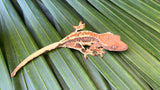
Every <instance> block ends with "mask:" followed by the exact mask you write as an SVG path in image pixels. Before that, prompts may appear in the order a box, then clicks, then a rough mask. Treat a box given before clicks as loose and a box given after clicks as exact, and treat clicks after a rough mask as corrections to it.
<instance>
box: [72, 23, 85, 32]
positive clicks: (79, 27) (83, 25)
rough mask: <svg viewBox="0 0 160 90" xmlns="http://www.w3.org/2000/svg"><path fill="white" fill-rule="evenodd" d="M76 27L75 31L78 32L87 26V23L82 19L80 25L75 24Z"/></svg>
mask: <svg viewBox="0 0 160 90" xmlns="http://www.w3.org/2000/svg"><path fill="white" fill-rule="evenodd" d="M73 28H75V31H74V32H77V31H78V30H81V29H84V28H85V23H83V24H82V21H80V22H79V25H78V26H73Z"/></svg>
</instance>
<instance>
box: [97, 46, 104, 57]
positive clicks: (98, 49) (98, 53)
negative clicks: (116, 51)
mask: <svg viewBox="0 0 160 90" xmlns="http://www.w3.org/2000/svg"><path fill="white" fill-rule="evenodd" d="M96 52H97V53H96V55H100V57H103V54H105V53H106V52H104V51H103V48H97V49H96Z"/></svg>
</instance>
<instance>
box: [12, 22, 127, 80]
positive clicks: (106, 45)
mask: <svg viewBox="0 0 160 90" xmlns="http://www.w3.org/2000/svg"><path fill="white" fill-rule="evenodd" d="M73 28H75V31H74V32H72V33H71V34H69V35H68V36H66V37H65V38H64V39H62V40H61V41H59V42H55V43H53V44H50V45H48V46H46V47H44V48H42V49H40V50H38V51H37V52H35V53H33V54H31V55H30V56H28V57H27V58H26V59H25V60H24V61H23V62H21V63H20V64H19V65H18V66H17V67H16V68H15V69H14V71H13V72H12V74H11V77H14V76H15V75H16V72H17V71H18V70H19V69H20V68H22V67H23V66H24V65H25V64H27V63H28V62H29V61H31V60H33V59H34V58H36V57H38V56H39V55H41V54H43V53H45V52H47V51H50V50H53V49H56V48H58V47H67V48H72V49H76V50H79V51H80V52H81V53H83V54H84V57H85V59H87V55H88V54H90V55H93V56H94V55H100V56H101V57H103V53H105V52H104V51H103V49H106V50H109V51H125V50H127V49H128V46H127V45H126V44H125V43H124V42H122V41H121V40H120V36H118V35H113V34H112V33H110V32H107V33H103V34H97V33H94V32H91V31H79V30H81V29H84V28H85V23H84V24H82V22H81V21H80V23H79V25H78V26H73ZM84 46H90V47H89V49H85V48H84Z"/></svg>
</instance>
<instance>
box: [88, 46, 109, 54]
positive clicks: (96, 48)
mask: <svg viewBox="0 0 160 90" xmlns="http://www.w3.org/2000/svg"><path fill="white" fill-rule="evenodd" d="M89 49H90V50H91V51H93V52H96V55H100V57H103V54H105V53H106V52H104V51H103V48H102V47H101V45H100V44H98V45H97V44H93V45H92V46H90V48H89Z"/></svg>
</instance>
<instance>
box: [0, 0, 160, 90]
mask: <svg viewBox="0 0 160 90" xmlns="http://www.w3.org/2000/svg"><path fill="white" fill-rule="evenodd" d="M0 8H1V10H0V21H1V22H0V26H1V28H0V32H1V33H0V40H1V44H0V46H1V47H0V48H1V49H2V51H0V67H1V69H2V70H1V71H0V72H1V73H2V74H1V77H0V89H1V90H3V89H5V90H10V89H13V90H17V89H20V90H22V89H42V90H44V89H49V90H52V89H56V90H58V89H102V90H103V89H133V90H134V89H135V90H137V89H138V90H139V89H145V90H150V89H159V88H160V78H159V75H160V70H159V68H160V63H159V60H160V55H159V54H160V43H159V42H160V37H159V36H160V30H159V27H160V24H159V13H160V12H159V8H160V5H159V4H158V3H157V2H156V1H144V0H125V1H124V0H88V1H86V0H41V1H38V0H37V1H34V0H17V2H16V1H13V2H11V1H9V0H0ZM81 20H82V21H83V22H85V23H86V29H88V30H90V31H94V32H97V33H104V32H112V33H114V34H118V35H120V36H121V40H123V41H124V42H125V43H126V44H127V45H128V46H129V49H128V50H127V51H125V52H108V51H106V54H105V55H104V57H103V58H100V57H99V56H90V55H89V56H88V60H85V59H84V58H83V55H82V54H81V53H80V52H78V51H75V50H71V49H67V48H58V49H55V50H53V51H51V52H48V53H46V54H43V55H41V56H39V57H38V58H36V59H34V60H33V61H31V62H29V63H28V64H27V65H26V66H25V67H23V68H22V69H21V70H20V71H18V72H17V75H16V76H15V77H13V78H11V77H10V76H9V75H10V73H11V72H12V71H13V69H14V68H15V67H16V66H17V65H18V64H19V63H20V62H22V60H23V59H24V58H26V57H27V56H29V55H30V54H31V53H33V52H35V51H37V50H38V49H39V48H42V47H44V46H47V45H49V44H51V43H54V42H57V41H59V40H61V39H62V38H64V37H65V36H67V35H68V34H70V33H71V32H73V31H74V29H73V28H72V25H78V22H79V21H81ZM4 81H5V82H4Z"/></svg>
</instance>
